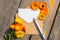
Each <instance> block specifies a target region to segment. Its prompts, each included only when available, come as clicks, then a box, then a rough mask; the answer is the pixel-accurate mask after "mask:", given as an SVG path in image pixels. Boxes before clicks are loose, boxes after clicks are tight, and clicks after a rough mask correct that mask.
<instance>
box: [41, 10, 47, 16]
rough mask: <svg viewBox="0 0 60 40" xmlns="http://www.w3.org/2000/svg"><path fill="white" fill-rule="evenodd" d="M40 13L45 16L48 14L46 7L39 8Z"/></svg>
mask: <svg viewBox="0 0 60 40" xmlns="http://www.w3.org/2000/svg"><path fill="white" fill-rule="evenodd" d="M40 13H41V14H44V15H45V16H47V15H48V9H45V10H40Z"/></svg>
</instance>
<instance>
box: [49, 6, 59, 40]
mask: <svg viewBox="0 0 60 40" xmlns="http://www.w3.org/2000/svg"><path fill="white" fill-rule="evenodd" d="M49 40H60V6H59V10H58V13H57V16H56V18H55V22H54V24H53V28H52V31H51V34H50V37H49Z"/></svg>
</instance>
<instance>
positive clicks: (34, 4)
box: [31, 2, 39, 10]
mask: <svg viewBox="0 0 60 40" xmlns="http://www.w3.org/2000/svg"><path fill="white" fill-rule="evenodd" d="M31 8H32V9H33V10H37V9H39V3H38V2H33V3H32V5H31Z"/></svg>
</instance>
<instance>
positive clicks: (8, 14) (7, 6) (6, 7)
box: [0, 0, 59, 40]
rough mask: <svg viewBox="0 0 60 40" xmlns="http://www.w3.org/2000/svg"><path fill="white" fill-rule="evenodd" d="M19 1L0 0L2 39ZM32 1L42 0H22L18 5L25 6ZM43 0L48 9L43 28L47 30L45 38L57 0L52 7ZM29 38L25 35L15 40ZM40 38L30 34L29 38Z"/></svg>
mask: <svg viewBox="0 0 60 40" xmlns="http://www.w3.org/2000/svg"><path fill="white" fill-rule="evenodd" d="M20 1H21V0H0V40H3V35H4V33H5V31H6V29H8V27H9V25H10V24H11V23H13V21H14V15H15V13H16V11H17V9H18V5H19V3H20ZM33 1H38V2H40V1H43V0H22V1H21V3H20V5H19V7H20V8H25V7H27V6H29V5H30V4H31V3H32V2H33ZM44 1H45V2H47V4H48V7H49V9H50V12H49V15H48V17H47V18H46V20H45V21H44V30H47V34H46V38H47V37H48V35H49V31H50V29H51V26H52V23H53V20H54V17H55V14H56V10H57V7H58V4H59V0H58V1H57V0H55V3H54V6H53V7H52V8H51V7H50V6H49V0H44ZM52 13H54V14H52ZM52 33H53V31H52ZM51 35H52V34H51ZM29 38H30V35H25V36H24V37H23V38H21V39H16V40H29ZM50 38H51V37H50ZM40 39H41V37H40V36H38V35H37V36H36V35H32V38H31V39H30V40H40Z"/></svg>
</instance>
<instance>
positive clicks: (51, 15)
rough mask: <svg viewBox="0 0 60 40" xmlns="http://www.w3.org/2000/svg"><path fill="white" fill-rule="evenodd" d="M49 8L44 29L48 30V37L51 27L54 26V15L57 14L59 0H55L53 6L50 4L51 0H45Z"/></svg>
mask: <svg viewBox="0 0 60 40" xmlns="http://www.w3.org/2000/svg"><path fill="white" fill-rule="evenodd" d="M44 1H45V2H46V3H47V5H48V8H49V15H48V16H47V18H46V20H45V21H44V30H46V32H47V34H46V39H47V38H48V35H49V32H50V29H51V27H52V24H53V21H54V17H55V15H56V11H57V8H58V5H59V0H54V5H53V6H52V7H51V6H50V1H49V0H44Z"/></svg>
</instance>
